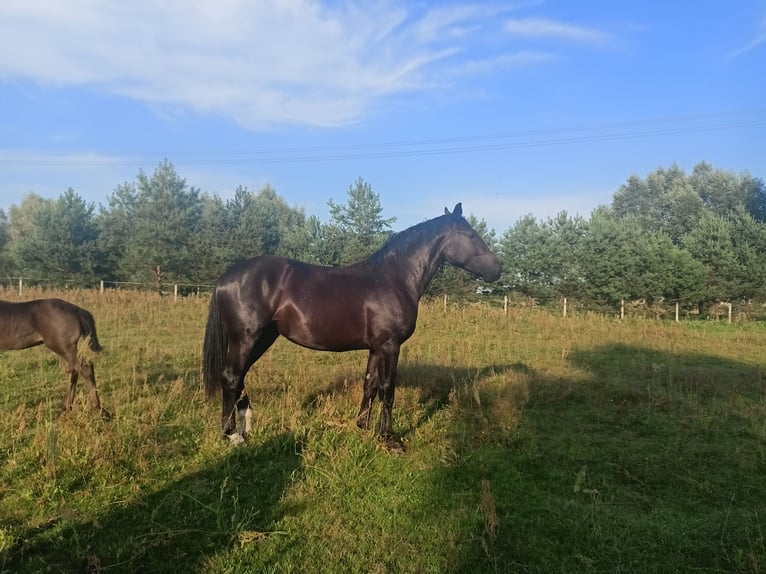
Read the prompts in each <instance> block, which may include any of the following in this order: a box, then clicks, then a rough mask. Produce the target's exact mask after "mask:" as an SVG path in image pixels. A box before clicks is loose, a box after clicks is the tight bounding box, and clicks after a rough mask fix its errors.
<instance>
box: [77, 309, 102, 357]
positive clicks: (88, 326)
mask: <svg viewBox="0 0 766 574" xmlns="http://www.w3.org/2000/svg"><path fill="white" fill-rule="evenodd" d="M77 315H78V317H79V318H80V333H81V336H82V337H83V338H86V337H87V338H88V346H89V347H90V350H91V351H103V350H104V348H103V347H102V346H101V343H99V342H98V334H97V333H96V320H95V319H94V318H93V314H92V313H91V312H90V311H88V310H87V309H83V308H82V307H78V308H77Z"/></svg>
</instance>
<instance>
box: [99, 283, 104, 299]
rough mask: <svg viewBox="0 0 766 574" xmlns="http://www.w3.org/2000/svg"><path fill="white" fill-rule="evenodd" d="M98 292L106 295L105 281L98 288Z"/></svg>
mask: <svg viewBox="0 0 766 574" xmlns="http://www.w3.org/2000/svg"><path fill="white" fill-rule="evenodd" d="M98 292H99V293H101V294H102V295H103V293H104V280H103V279H102V280H101V283H100V284H99V286H98Z"/></svg>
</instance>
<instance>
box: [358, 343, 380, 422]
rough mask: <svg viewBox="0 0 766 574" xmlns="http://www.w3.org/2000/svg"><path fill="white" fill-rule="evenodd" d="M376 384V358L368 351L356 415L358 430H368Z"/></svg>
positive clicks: (376, 388) (373, 353) (372, 352)
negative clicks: (361, 392) (359, 404)
mask: <svg viewBox="0 0 766 574" xmlns="http://www.w3.org/2000/svg"><path fill="white" fill-rule="evenodd" d="M378 382H379V381H378V356H377V355H376V354H375V352H374V351H370V357H369V358H368V359H367V370H366V371H365V375H364V395H363V396H362V405H361V406H360V407H359V414H358V415H356V426H358V427H359V428H360V429H365V430H366V429H368V428H370V413H371V412H372V402H373V401H374V400H375V394H376V393H377V392H378Z"/></svg>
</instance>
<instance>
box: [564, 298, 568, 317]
mask: <svg viewBox="0 0 766 574" xmlns="http://www.w3.org/2000/svg"><path fill="white" fill-rule="evenodd" d="M566 316H567V298H566V297H564V317H566Z"/></svg>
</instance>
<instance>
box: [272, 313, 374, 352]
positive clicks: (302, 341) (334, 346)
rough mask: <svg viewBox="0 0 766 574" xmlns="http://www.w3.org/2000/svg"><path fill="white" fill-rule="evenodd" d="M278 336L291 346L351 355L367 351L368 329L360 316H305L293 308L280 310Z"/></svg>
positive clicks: (326, 314)
mask: <svg viewBox="0 0 766 574" xmlns="http://www.w3.org/2000/svg"><path fill="white" fill-rule="evenodd" d="M276 323H277V330H278V331H279V334H280V335H282V336H283V337H285V338H286V339H289V340H290V341H292V342H293V343H296V344H298V345H301V346H303V347H308V348H309V349H315V350H317V351H353V350H356V349H368V348H370V341H369V338H368V333H367V329H366V328H365V324H364V321H363V318H362V317H360V316H359V314H354V313H351V314H348V313H346V314H340V315H338V314H334V313H329V314H328V313H306V312H301V311H300V310H298V309H297V308H296V307H293V306H287V307H284V308H282V309H280V311H279V313H278V315H277V317H276Z"/></svg>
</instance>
